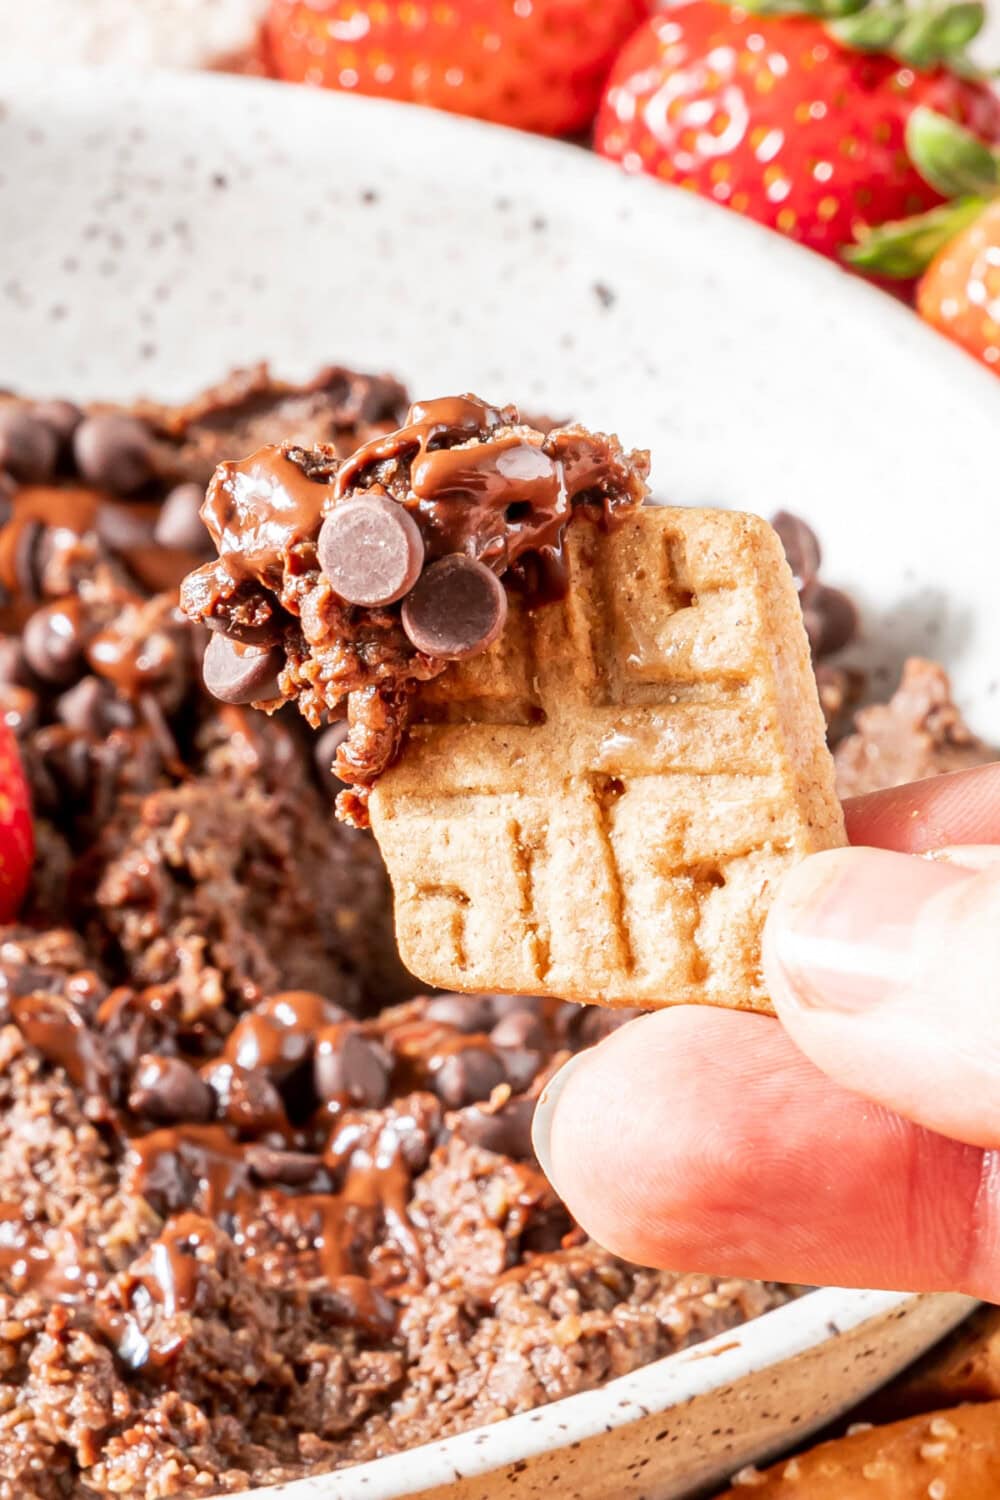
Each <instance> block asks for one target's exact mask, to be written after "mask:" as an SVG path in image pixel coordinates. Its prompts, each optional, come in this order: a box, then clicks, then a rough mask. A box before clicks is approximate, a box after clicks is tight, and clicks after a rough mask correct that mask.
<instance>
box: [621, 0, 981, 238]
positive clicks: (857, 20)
mask: <svg viewBox="0 0 1000 1500" xmlns="http://www.w3.org/2000/svg"><path fill="white" fill-rule="evenodd" d="M755 3H756V5H757V7H758V8H759V9H760V10H761V11H763V10H764V9H765V8H766V9H767V10H768V11H779V10H780V11H787V10H789V9H791V8H793V7H794V5H795V4H796V3H800V4H802V5H803V6H804V8H808V9H809V10H810V12H811V14H809V15H786V14H766V15H765V14H759V15H757V14H753V13H751V4H750V0H747V4H746V5H745V6H744V8H742V9H736V8H729V7H727V6H723V5H718V4H715V3H713V0H686V3H681V4H680V5H678V6H676V7H675V8H672V9H670V10H668V11H666V12H665V13H664V14H662V15H659V16H656V17H654V18H653V19H652V20H650V21H649V22H647V23H646V25H645V26H643V27H642V28H641V29H640V31H639V32H638V33H637V34H636V36H635V37H634V38H633V39H632V41H631V42H629V43H628V45H627V46H626V47H625V48H624V50H623V52H622V54H621V56H620V57H619V59H618V61H617V63H616V64H615V67H614V69H613V70H612V73H611V77H610V79H609V82H608V87H607V90H606V92H605V96H604V101H603V104H602V106H601V111H600V114H599V116H598V121H597V135H596V144H597V149H598V150H599V151H600V152H602V153H603V155H605V156H608V157H611V158H613V159H614V160H617V161H620V162H621V163H622V165H623V166H624V167H626V169H628V170H629V171H644V172H649V173H651V174H653V175H654V176H657V177H660V178H662V179H663V180H664V181H666V182H672V183H677V184H679V185H680V186H681V187H686V188H691V189H693V190H694V191H695V192H698V193H702V194H704V196H705V197H708V198H712V199H714V200H715V201H716V202H717V203H724V204H726V205H728V207H730V208H735V209H737V210H738V211H739V212H741V213H744V214H748V215H749V216H750V217H751V218H753V219H757V220H759V222H760V223H762V224H766V225H768V226H769V227H770V228H772V229H778V230H780V231H781V232H782V233H784V234H787V235H790V236H791V237H792V238H793V239H796V240H799V241H800V242H801V243H802V244H804V245H808V246H809V247H810V248H811V249H813V250H818V251H819V252H820V253H821V254H823V255H828V256H834V257H835V256H837V255H838V254H839V252H840V251H841V250H842V248H843V247H844V246H846V245H849V244H851V243H852V241H853V240H854V238H855V236H856V234H857V233H858V232H859V231H860V230H862V229H864V228H865V227H867V226H868V225H872V224H879V223H881V222H882V221H883V220H886V219H897V218H900V217H901V216H903V215H905V214H910V213H916V212H920V211H921V210H923V209H927V208H930V207H932V206H933V205H934V204H936V203H938V202H939V201H940V195H939V193H938V192H937V191H935V189H934V188H933V186H932V185H931V184H930V183H928V182H927V181H926V180H925V179H924V178H923V177H922V176H921V175H920V173H919V172H918V171H917V170H916V169H915V167H914V166H913V164H912V163H911V161H910V160H909V158H908V156H907V154H906V149H905V128H906V122H907V120H908V119H909V117H910V115H911V113H912V111H913V110H914V109H915V108H916V107H917V106H918V105H921V104H923V105H929V106H931V107H933V108H934V109H935V110H936V111H938V112H939V113H940V114H943V115H947V116H950V117H951V118H953V119H955V120H958V121H961V122H963V123H965V124H968V125H970V126H971V127H972V128H973V129H974V130H975V131H976V132H977V134H980V135H983V136H985V137H987V138H989V139H991V140H997V139H1000V100H998V99H997V98H996V97H995V96H994V94H993V93H992V91H991V89H990V88H989V87H988V86H987V84H986V83H985V82H983V81H981V80H979V79H977V78H975V77H972V76H960V75H959V73H958V72H957V71H956V70H955V67H954V66H951V65H952V64H955V65H957V66H959V67H963V68H964V66H965V65H964V63H963V62H962V61H961V48H962V47H963V46H964V45H965V44H966V43H967V42H968V41H969V40H970V39H971V37H972V36H973V35H974V34H975V31H976V30H977V29H978V26H979V25H981V23H982V8H981V7H980V6H978V5H970V4H955V5H952V6H950V7H948V8H947V9H945V10H940V11H937V12H934V13H932V14H930V15H919V14H907V12H905V11H904V9H903V5H902V0H900V3H898V4H892V5H887V6H877V7H876V8H874V9H872V10H871V11H870V12H869V11H867V10H864V9H862V8H861V7H863V6H864V4H865V0H755ZM848 11H851V12H853V13H852V14H845V12H848ZM838 15H839V17H840V18H839V19H836V17H837V16H838Z"/></svg>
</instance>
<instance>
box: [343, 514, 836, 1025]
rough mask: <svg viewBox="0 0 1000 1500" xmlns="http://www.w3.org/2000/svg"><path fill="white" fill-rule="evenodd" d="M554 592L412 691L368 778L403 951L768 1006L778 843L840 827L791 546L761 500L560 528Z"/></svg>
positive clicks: (556, 988)
mask: <svg viewBox="0 0 1000 1500" xmlns="http://www.w3.org/2000/svg"><path fill="white" fill-rule="evenodd" d="M566 553H567V561H568V564H569V588H568V590H567V593H566V596H565V598H564V599H563V600H562V601H561V602H559V603H556V604H548V605H544V606H542V607H539V608H536V609H534V610H528V609H526V608H524V607H523V606H522V605H520V604H519V602H518V601H517V599H516V597H512V599H511V609H510V613H509V617H508V621H507V625H506V627H505V629H504V633H503V635H502V636H501V638H500V640H499V641H498V642H497V643H496V645H495V646H494V647H492V648H491V650H490V651H489V652H486V653H484V654H483V655H482V656H479V657H475V658H473V659H471V660H470V661H468V662H464V663H456V664H455V665H454V666H452V667H450V668H449V669H448V671H447V672H446V673H445V674H444V675H443V676H442V677H440V678H438V679H437V680H436V681H434V682H432V683H429V684H428V685H427V686H426V687H425V688H424V689H423V690H422V692H421V697H420V700H419V704H418V710H417V715H416V722H415V723H414V726H413V729H412V731H411V737H410V741H409V743H408V745H407V747H406V749H405V751H404V753H403V756H402V758H401V759H400V761H399V762H398V764H397V765H395V766H394V767H393V768H392V769H391V770H390V771H388V772H386V774H385V775H384V776H383V777H382V778H381V780H380V781H379V782H378V784H377V786H376V787H375V789H374V791H373V794H372V798H371V822H372V827H373V829H374V832H375V835H376V838H377V839H378V842H379V845H380V846H381V849H382V853H383V855H384V856H385V861H386V864H387V865H388V868H389V874H390V877H391V879H392V884H393V890H394V893H395V907H396V932H397V936H398V940H399V946H400V951H401V953H402V955H403V959H404V960H405V962H406V963H407V964H408V965H409V967H410V968H411V969H412V970H413V972H414V973H415V974H417V975H419V976H420V978H421V979H422V980H424V981H425V982H426V983H428V984H433V985H440V986H441V987H443V988H445V989H451V990H469V991H476V990H484V991H490V992H497V993H503V992H507V993H511V994H531V995H557V996H561V997H563V998H567V999H579V1000H593V1001H598V1002H600V1003H601V1004H605V1005H641V1006H646V1007H654V1006H661V1005H670V1004H675V1003H679V1002H701V1003H707V1004H712V1005H727V1006H735V1007H737V1008H740V1009H754V1010H769V1009H770V1003H769V1001H768V998H767V995H766V993H765V990H764V986H763V981H762V976H761V967H760V938H761V929H762V926H763V922H764V917H765V915H766V912H767V909H768V905H769V903H770V899H771V894H772V892H773V890H774V888H775V884H776V882H777V880H778V879H779V877H780V876H781V875H782V873H783V872H784V871H785V870H786V869H787V868H788V866H789V865H791V864H793V863H794V862H795V861H797V860H799V859H801V858H802V857H803V856H804V855H806V854H810V853H812V852H813V851H815V850H817V849H827V848H831V847H833V846H836V845H839V844H843V843H844V841H845V836H844V821H843V815H842V812H841V808H840V804H839V802H838V800H837V796H836V793H835V791H834V782H833V762H832V759H831V757H830V753H829V751H828V749H827V746H826V733H825V725H824V722H823V714H822V711H821V709H820V706H819V700H818V697H817V692H816V684H815V680H814V677H813V672H812V667H811V664H810V657H809V646H808V642H807V640H806V634H805V630H804V628H803V625H802V616H801V611H800V608H799V602H798V598H797V595H796V591H795V585H794V582H793V580H792V576H791V573H790V571H789V568H788V564H787V563H786V561H785V557H784V553H783V551H782V548H781V543H780V541H779V540H778V538H777V536H776V535H775V533H774V532H773V531H772V530H771V528H770V527H769V526H768V525H767V524H766V522H764V521H761V520H759V519H758V518H757V517H754V516H749V515H741V514H737V513H735V512H727V511H701V510H673V509H666V508H659V507H649V508H646V509H643V510H640V511H638V512H636V513H634V514H633V515H631V516H629V517H628V518H627V519H625V520H624V521H623V522H621V523H620V524H619V525H617V526H616V527H615V528H614V529H612V530H611V531H609V532H605V531H602V530H601V529H600V528H599V527H598V526H597V525H596V524H594V523H593V522H592V521H590V520H589V519H587V518H585V517H579V518H577V519H576V520H574V522H573V524H572V525H571V526H570V527H569V528H568V531H567V534H566Z"/></svg>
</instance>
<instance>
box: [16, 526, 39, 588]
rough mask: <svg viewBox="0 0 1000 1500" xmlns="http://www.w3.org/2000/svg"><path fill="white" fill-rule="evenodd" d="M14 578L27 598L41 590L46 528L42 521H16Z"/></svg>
mask: <svg viewBox="0 0 1000 1500" xmlns="http://www.w3.org/2000/svg"><path fill="white" fill-rule="evenodd" d="M14 530H15V536H14V580H15V582H16V584H17V587H18V590H19V592H20V593H21V594H22V595H23V596H24V598H25V599H37V598H38V596H39V593H40V591H41V571H42V569H41V545H42V538H43V536H44V534H45V528H44V527H43V526H42V523H41V522H40V521H23V522H15V526H14Z"/></svg>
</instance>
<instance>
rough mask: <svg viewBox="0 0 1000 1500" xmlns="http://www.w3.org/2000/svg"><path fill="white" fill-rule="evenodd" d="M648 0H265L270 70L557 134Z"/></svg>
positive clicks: (588, 110) (587, 116)
mask: <svg viewBox="0 0 1000 1500" xmlns="http://www.w3.org/2000/svg"><path fill="white" fill-rule="evenodd" d="M649 9H650V5H649V0H271V8H270V12H269V14H268V18H267V23H266V41H267V45H268V50H269V53H270V57H271V61H272V63H273V66H274V68H275V71H276V72H277V73H278V74H279V75H280V76H281V77H282V78H288V79H292V80H293V81H294V82H297V83H318V84H323V85H324V86H325V87H326V88H336V89H349V90H351V91H353V92H355V93H359V94H378V95H381V96H382V97H383V98H385V99H406V100H409V101H411V102H412V103H416V104H428V105H431V106H433V107H434V108H435V109H447V110H451V111H453V112H455V113H457V114H463V115H477V116H479V118H480V119H483V120H494V121H496V122H497V123H498V124H501V125H516V126H519V127H520V128H521V129H523V130H538V131H542V132H543V133H545V134H547V135H568V134H570V133H572V132H574V131H580V130H583V129H585V128H586V127H587V126H588V125H589V124H590V122H591V120H592V119H593V117H594V112H595V110H596V109H597V105H598V102H599V100H600V97H601V89H602V87H603V84H604V80H605V78H606V77H607V74H608V69H609V68H610V67H611V64H612V62H613V61H614V58H615V55H616V53H617V52H618V49H619V48H620V46H621V45H622V43H623V42H624V41H625V39H626V37H628V36H629V35H631V33H632V31H633V30H634V29H635V27H636V26H637V25H638V24H639V22H640V21H641V20H642V19H643V18H644V17H646V16H647V15H648V14H649Z"/></svg>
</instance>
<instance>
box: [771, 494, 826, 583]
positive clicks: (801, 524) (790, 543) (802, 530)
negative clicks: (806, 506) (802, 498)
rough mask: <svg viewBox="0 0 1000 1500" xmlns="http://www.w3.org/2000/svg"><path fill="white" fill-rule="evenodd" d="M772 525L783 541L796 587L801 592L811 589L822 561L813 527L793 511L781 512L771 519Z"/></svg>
mask: <svg viewBox="0 0 1000 1500" xmlns="http://www.w3.org/2000/svg"><path fill="white" fill-rule="evenodd" d="M771 525H772V526H773V527H774V529H775V531H776V532H777V533H778V536H779V538H780V540H781V545H782V546H783V547H784V549H785V556H786V557H787V559H788V566H789V567H790V568H791V570H792V576H793V577H794V579H795V587H796V588H797V589H798V590H799V591H800V592H801V591H802V590H803V589H806V588H808V587H809V585H810V584H811V583H812V581H813V579H814V578H815V577H816V574H817V573H818V572H819V565H820V562H821V561H822V557H821V554H820V546H819V539H818V537H817V536H816V533H815V532H814V531H813V529H812V527H811V526H809V525H807V524H806V522H805V521H803V519H802V517H801V516H796V515H793V514H792V512H791V511H788V510H779V511H778V512H777V514H776V515H773V516H772V517H771Z"/></svg>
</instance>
